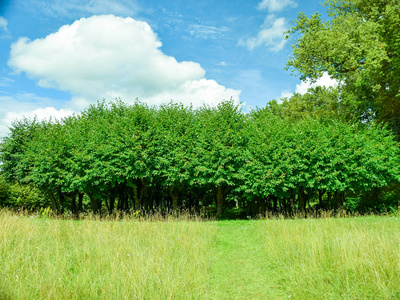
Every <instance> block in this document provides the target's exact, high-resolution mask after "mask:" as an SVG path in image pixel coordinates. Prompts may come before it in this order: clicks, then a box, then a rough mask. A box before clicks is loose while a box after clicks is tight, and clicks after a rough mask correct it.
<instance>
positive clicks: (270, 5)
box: [257, 0, 297, 13]
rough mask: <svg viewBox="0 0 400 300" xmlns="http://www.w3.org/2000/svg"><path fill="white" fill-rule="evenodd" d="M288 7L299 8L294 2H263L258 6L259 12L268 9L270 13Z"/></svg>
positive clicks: (276, 0)
mask: <svg viewBox="0 0 400 300" xmlns="http://www.w3.org/2000/svg"><path fill="white" fill-rule="evenodd" d="M287 7H288V8H294V7H297V3H296V2H294V1H292V0H262V1H261V2H260V3H258V5H257V8H258V9H259V10H264V9H267V10H268V11H269V12H270V13H274V12H279V11H282V10H284V9H285V8H287Z"/></svg>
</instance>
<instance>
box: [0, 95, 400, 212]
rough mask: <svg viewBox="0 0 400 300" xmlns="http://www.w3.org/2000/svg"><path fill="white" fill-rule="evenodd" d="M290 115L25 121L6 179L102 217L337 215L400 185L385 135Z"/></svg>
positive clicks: (230, 109)
mask: <svg viewBox="0 0 400 300" xmlns="http://www.w3.org/2000/svg"><path fill="white" fill-rule="evenodd" d="M326 92H327V91H317V93H326ZM328 95H330V92H329V91H328ZM328 99H330V98H329V97H328ZM328 102H329V101H328ZM307 103H308V102H307ZM307 105H308V104H307ZM307 105H306V106H307ZM313 105H314V106H316V107H320V108H321V107H323V105H322V104H321V103H319V102H316V103H314V104H313ZM278 106H279V105H278ZM305 109H306V110H307V108H305ZM321 109H322V108H321ZM284 110H285V108H284V107H283V108H282V107H280V108H279V109H278V110H275V111H274V110H273V109H271V105H269V106H266V107H265V108H260V109H256V110H253V111H251V112H250V113H244V112H243V111H242V109H241V106H240V105H236V104H234V102H233V101H223V102H221V103H220V104H218V105H217V106H215V107H211V106H203V107H200V108H198V109H193V108H192V107H185V106H183V105H182V104H174V103H168V104H164V105H161V106H159V107H149V106H147V105H146V104H144V103H141V102H139V101H137V102H135V103H134V104H133V105H128V104H126V103H124V102H122V101H116V102H111V103H108V104H107V103H105V102H99V103H97V104H96V105H92V106H90V107H89V108H88V109H86V110H84V111H83V112H82V113H80V114H78V115H74V116H71V117H68V118H64V119H63V120H61V121H51V120H50V121H42V122H38V121H37V120H35V119H33V120H28V119H24V120H22V121H18V122H15V123H14V125H13V127H12V128H11V133H10V134H9V135H8V136H7V137H6V138H4V139H3V141H2V143H1V146H0V151H1V154H0V160H1V161H2V162H3V164H2V165H1V168H2V174H3V176H4V177H5V178H7V179H8V181H9V182H14V183H15V182H16V183H19V184H21V185H27V184H29V185H31V186H33V187H35V188H37V189H38V190H40V191H42V193H43V194H44V195H45V196H46V198H47V199H48V201H49V202H50V203H51V205H52V208H53V210H55V211H59V212H63V211H65V210H68V211H72V212H74V213H76V212H78V211H81V210H82V209H83V203H85V201H86V200H85V199H87V201H88V204H89V205H90V207H91V209H92V210H93V211H94V212H102V211H108V212H109V213H113V212H114V211H115V210H120V211H138V210H152V209H155V208H159V209H178V208H188V209H200V208H202V207H214V208H215V212H216V213H217V215H221V214H222V212H223V208H224V207H225V208H236V209H238V210H241V211H243V212H245V213H250V214H256V213H264V212H265V211H266V210H271V211H276V212H278V211H280V212H282V213H292V212H294V211H296V210H305V209H306V208H307V204H308V207H310V205H311V201H313V203H314V204H316V203H317V204H318V205H319V206H320V207H325V208H335V207H336V208H337V207H340V206H342V205H343V204H344V203H345V201H346V193H347V194H354V193H359V192H362V191H369V190H372V189H374V188H382V187H386V186H388V185H390V184H391V183H393V182H398V181H399V173H400V170H399V166H400V163H399V158H400V156H399V148H398V145H397V143H396V142H395V141H394V140H393V136H392V135H391V133H390V131H388V130H387V129H385V128H383V129H382V128H380V127H378V126H376V125H374V124H372V123H371V124H369V125H368V126H360V125H359V124H357V123H351V122H348V121H341V120H340V119H338V118H335V117H329V116H327V115H326V114H323V115H321V116H320V115H319V114H318V113H316V114H309V115H303V116H302V117H300V115H298V114H296V113H295V114H294V116H293V115H290V114H286V113H283V111H284ZM299 110H300V111H301V110H302V109H299ZM291 111H292V112H295V111H296V110H295V109H291ZM317 111H318V109H317Z"/></svg>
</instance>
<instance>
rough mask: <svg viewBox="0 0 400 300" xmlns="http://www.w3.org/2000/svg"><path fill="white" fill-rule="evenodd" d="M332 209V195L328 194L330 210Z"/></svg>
mask: <svg viewBox="0 0 400 300" xmlns="http://www.w3.org/2000/svg"><path fill="white" fill-rule="evenodd" d="M331 208H332V193H331V192H328V209H331Z"/></svg>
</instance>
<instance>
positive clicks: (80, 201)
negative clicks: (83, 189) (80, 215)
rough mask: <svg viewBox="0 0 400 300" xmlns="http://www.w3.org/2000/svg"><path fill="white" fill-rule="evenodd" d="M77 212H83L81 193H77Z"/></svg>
mask: <svg viewBox="0 0 400 300" xmlns="http://www.w3.org/2000/svg"><path fill="white" fill-rule="evenodd" d="M78 211H79V212H82V211H83V193H79V196H78Z"/></svg>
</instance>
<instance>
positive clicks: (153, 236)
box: [0, 211, 216, 299]
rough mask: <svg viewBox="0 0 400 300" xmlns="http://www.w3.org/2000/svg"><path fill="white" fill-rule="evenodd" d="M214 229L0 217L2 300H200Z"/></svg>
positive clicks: (188, 224)
mask: <svg viewBox="0 0 400 300" xmlns="http://www.w3.org/2000/svg"><path fill="white" fill-rule="evenodd" d="M215 235H216V226H215V224H213V223H210V222H208V223H200V222H196V221H190V222H188V221H185V220H182V219H181V220H180V221H179V222H176V221H173V219H172V218H171V219H170V220H169V221H168V220H167V221H164V222H162V223H160V222H157V221H156V220H153V222H138V221H135V220H128V219H125V220H123V221H116V220H114V221H110V222H100V221H96V220H91V219H90V218H88V217H86V218H85V219H84V220H80V221H73V220H54V219H48V218H37V217H34V216H30V217H21V216H18V215H15V214H11V213H10V212H6V211H3V212H1V213H0V266H1V275H0V299H1V298H4V299H172V298H173V299H204V297H207V294H208V293H209V289H208V271H209V268H210V264H209V259H210V258H211V257H212V253H211V251H212V243H213V241H214V240H215Z"/></svg>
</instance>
